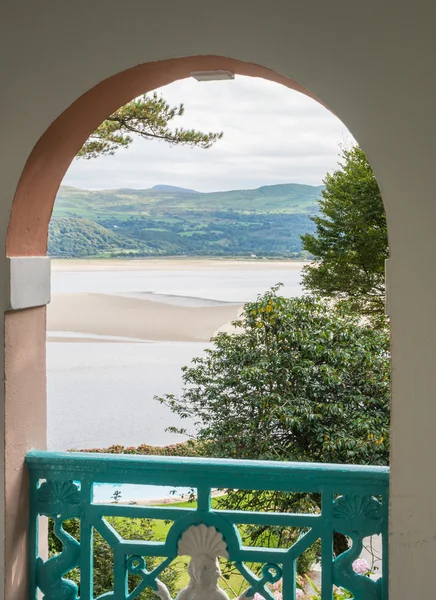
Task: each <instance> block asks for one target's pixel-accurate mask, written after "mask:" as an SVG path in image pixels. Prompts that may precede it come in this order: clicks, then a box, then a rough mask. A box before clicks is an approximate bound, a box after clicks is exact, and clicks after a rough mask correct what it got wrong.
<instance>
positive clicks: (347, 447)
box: [159, 287, 390, 465]
mask: <svg viewBox="0 0 436 600" xmlns="http://www.w3.org/2000/svg"><path fill="white" fill-rule="evenodd" d="M236 325H237V327H238V328H239V329H240V330H239V332H237V333H219V334H218V335H217V336H216V337H215V338H213V340H212V341H213V348H211V349H208V350H206V351H205V355H204V356H203V357H200V358H196V359H194V361H193V365H192V366H189V367H184V369H183V382H184V387H183V391H182V394H181V396H180V397H176V396H174V395H165V396H163V397H161V398H159V400H160V401H161V402H163V403H165V404H167V405H168V406H169V407H170V408H171V410H173V411H174V412H175V413H177V414H178V415H179V416H180V417H181V418H190V419H192V420H193V421H194V422H195V426H196V437H197V439H198V440H199V441H200V442H204V443H206V449H207V453H208V454H209V455H210V456H216V457H231V458H247V459H273V460H295V461H316V462H326V463H348V464H349V463H355V464H372V465H386V464H388V460H389V402H390V382H389V373H390V367H389V336H388V334H387V333H386V332H385V331H384V330H374V329H373V328H372V327H371V326H369V325H366V324H363V323H361V320H360V315H359V314H357V313H350V309H349V307H348V310H347V307H345V306H344V305H339V306H336V305H335V304H333V303H331V302H328V301H324V300H321V299H316V298H313V297H302V298H284V297H282V296H279V295H277V287H276V288H273V289H272V290H270V291H268V292H266V293H265V294H264V295H262V296H259V297H258V299H257V301H256V302H251V303H248V304H246V305H245V307H244V311H243V314H242V316H241V319H240V320H239V321H237V322H236Z"/></svg>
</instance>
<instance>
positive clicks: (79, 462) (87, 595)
mask: <svg viewBox="0 0 436 600" xmlns="http://www.w3.org/2000/svg"><path fill="white" fill-rule="evenodd" d="M26 463H27V466H28V469H29V471H30V524H29V570H30V572H29V577H30V587H29V600H36V598H37V596H38V589H39V590H40V591H41V592H42V594H43V599H44V600H75V599H76V598H78V589H77V586H76V585H75V584H74V582H72V581H69V580H68V579H67V578H65V577H64V576H65V575H66V574H67V573H68V572H69V571H71V570H72V569H74V568H76V567H80V600H94V599H95V597H94V594H93V584H92V581H93V556H92V551H93V550H92V547H93V532H94V531H98V533H99V534H100V535H101V536H103V538H104V539H105V540H106V541H107V542H108V543H109V544H110V546H111V547H112V548H113V550H114V589H113V591H112V592H109V593H108V594H104V596H100V597H99V598H106V599H107V600H109V599H111V600H134V599H135V598H138V596H139V595H140V594H141V592H142V591H143V590H145V589H146V588H150V589H152V590H154V591H155V592H158V593H159V594H161V595H160V597H161V598H164V597H165V598H166V597H168V598H169V595H168V596H165V594H166V593H167V592H165V591H162V589H163V588H165V586H163V584H161V583H160V581H159V575H160V574H161V573H162V571H163V570H164V569H165V568H166V567H167V566H168V565H170V564H171V562H172V561H173V560H174V559H175V558H176V557H177V556H178V551H179V543H180V541H181V539H182V538H183V536H184V534H185V533H186V532H187V531H188V530H189V528H191V527H192V526H194V527H198V526H200V525H202V526H205V527H206V528H209V529H208V531H212V529H213V531H215V532H218V535H219V534H220V535H219V539H222V542H223V544H224V546H223V547H224V548H225V552H224V554H228V557H229V559H230V560H231V561H232V562H233V563H234V565H235V566H236V568H237V569H238V570H239V571H240V572H241V574H242V575H243V576H244V577H245V579H246V580H247V591H246V592H245V593H244V594H243V596H241V598H242V597H243V598H250V597H252V596H254V594H255V593H258V594H260V595H261V596H262V597H264V598H267V599H270V600H274V596H273V595H272V592H271V587H270V584H271V583H274V582H276V581H277V580H278V579H282V580H283V600H295V597H296V583H295V582H296V560H297V558H298V557H299V556H300V555H301V554H302V553H303V552H304V551H305V550H306V549H307V548H309V547H310V546H311V545H312V544H313V543H315V542H316V541H317V540H321V544H322V551H321V562H322V591H321V595H322V600H332V598H333V589H334V585H337V586H341V587H343V588H345V589H347V590H349V591H350V592H351V593H352V594H353V595H354V598H355V600H388V582H387V575H386V574H387V564H388V554H387V526H388V480H389V470H388V469H387V468H384V467H366V466H355V465H324V464H315V463H285V462H266V461H245V460H244V461H243V460H241V461H235V460H218V459H199V458H179V457H177V458H176V457H171V458H169V457H161V456H135V455H113V454H107V455H105V454H90V453H61V452H42V451H41V452H40V451H32V452H29V453H28V455H27V457H26ZM94 483H109V484H127V483H129V484H143V485H162V486H174V487H185V488H186V487H189V488H193V489H194V490H195V493H196V496H197V507H196V508H179V507H172V506H171V505H168V506H137V505H122V504H116V503H109V504H101V503H95V502H94V501H93V484H94ZM226 488H229V489H247V490H270V491H282V492H305V493H317V494H320V495H321V499H322V504H321V511H320V512H319V513H311V514H292V513H276V512H251V511H229V510H217V509H214V508H212V506H211V492H212V490H213V489H226ZM40 515H45V516H48V517H51V518H52V519H53V520H54V532H55V535H56V536H57V537H58V539H59V540H60V542H61V543H62V545H63V547H62V552H60V554H58V555H56V556H54V557H52V558H49V559H48V560H45V561H44V560H43V559H42V558H41V557H40V556H39V553H38V546H39V540H38V517H39V516H40ZM115 516H122V517H130V518H146V519H158V520H168V521H173V525H172V526H171V528H170V530H169V532H168V535H167V538H166V540H165V541H144V540H137V541H134V540H125V539H123V538H122V537H121V536H120V535H119V534H118V532H117V531H116V530H115V529H114V528H113V527H112V526H111V525H110V523H109V522H108V521H107V520H106V517H115ZM70 518H78V519H80V543H79V542H78V541H77V540H75V539H74V538H73V537H71V536H70V535H69V534H68V533H66V532H65V531H64V529H63V527H62V524H63V523H64V521H65V520H67V519H70ZM245 524H253V525H265V526H280V527H298V528H301V530H302V531H303V533H302V534H301V536H300V538H299V539H298V541H297V542H296V543H294V544H293V545H291V546H290V547H289V548H283V547H281V548H261V547H247V546H244V544H243V542H242V540H241V537H240V535H239V530H238V526H240V525H245ZM334 532H340V533H343V534H344V535H346V536H348V537H349V538H350V539H351V541H352V546H351V548H350V549H349V550H348V551H347V552H345V553H344V554H342V555H340V556H339V557H338V558H334V556H333V551H332V549H333V534H334ZM376 534H380V535H381V536H382V540H383V575H382V576H381V577H380V578H379V579H378V580H377V581H373V580H372V579H370V578H368V577H364V576H362V575H358V574H356V573H354V571H353V568H352V563H353V561H354V560H355V559H356V558H357V557H358V556H359V555H360V553H361V551H362V545H363V540H364V538H366V537H368V536H371V535H376ZM221 545H222V544H221ZM219 555H220V556H222V555H223V554H219ZM216 556H218V554H217V555H216ZM148 557H161V558H162V562H161V563H160V564H159V565H158V566H157V567H155V568H154V569H153V570H151V571H149V570H148V569H147V558H148ZM247 563H263V565H264V566H263V569H262V573H261V575H260V576H257V575H256V574H255V573H253V572H252V571H251V570H250V569H249V568H248V566H247ZM129 573H132V574H135V575H137V576H139V577H140V578H141V580H140V583H139V584H138V585H137V586H136V588H135V589H134V590H131V591H129V590H128V584H127V576H128V574H129ZM162 586H163V588H162ZM162 594H163V595H162ZM220 597H221V596H220ZM223 597H225V594H224V596H223ZM156 598H157V596H156Z"/></svg>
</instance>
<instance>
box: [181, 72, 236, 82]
mask: <svg viewBox="0 0 436 600" xmlns="http://www.w3.org/2000/svg"><path fill="white" fill-rule="evenodd" d="M191 77H193V78H194V79H196V80H197V81H223V80H228V79H234V78H235V74H234V73H231V72H230V71H196V72H195V73H191Z"/></svg>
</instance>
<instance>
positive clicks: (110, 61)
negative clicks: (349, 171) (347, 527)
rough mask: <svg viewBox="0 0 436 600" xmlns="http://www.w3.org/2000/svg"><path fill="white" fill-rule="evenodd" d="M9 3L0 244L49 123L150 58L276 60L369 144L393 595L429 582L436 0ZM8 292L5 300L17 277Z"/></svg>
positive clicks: (428, 593) (434, 421) (435, 324)
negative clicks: (386, 299) (388, 383)
mask: <svg viewBox="0 0 436 600" xmlns="http://www.w3.org/2000/svg"><path fill="white" fill-rule="evenodd" d="M4 4H6V6H4ZM4 4H3V6H2V24H1V26H0V27H1V28H2V31H0V56H1V57H2V62H1V71H0V78H1V79H0V89H1V94H0V121H1V122H0V132H1V134H0V155H1V157H2V161H1V163H0V181H1V187H0V239H1V240H2V243H3V245H4V239H5V233H6V228H7V223H8V216H9V211H10V206H11V202H12V198H13V195H14V191H15V188H16V185H17V182H18V179H19V177H20V173H21V171H22V169H23V166H24V164H25V161H26V158H27V156H28V155H29V153H30V152H31V150H32V148H33V146H34V145H35V143H36V141H37V140H38V138H39V137H40V135H41V134H42V133H43V132H44V130H45V129H46V128H47V127H48V125H49V124H50V123H51V122H52V121H53V120H54V119H55V118H56V117H57V116H58V115H59V114H60V113H61V112H62V111H63V110H65V109H66V108H67V107H68V106H69V105H70V104H71V103H72V102H73V101H74V100H75V99H76V98H77V97H78V96H79V95H81V94H82V93H84V92H85V91H86V90H88V89H89V88H90V87H92V86H93V85H95V84H97V83H98V82H99V81H101V80H102V79H104V78H106V77H108V76H110V75H113V74H114V73H116V72H119V71H121V70H123V69H126V68H129V67H131V66H134V65H136V64H139V63H143V62H148V61H154V60H158V59H163V58H173V57H178V56H188V55H195V54H215V55H224V56H231V57H234V58H238V59H242V60H246V61H250V62H254V63H258V64H261V65H264V66H266V67H270V68H272V69H274V70H276V71H278V72H280V73H282V74H284V75H287V76H289V77H291V78H293V79H296V80H298V81H300V82H301V83H303V84H304V85H305V86H306V87H308V88H309V89H311V90H312V91H313V92H314V93H315V94H317V95H318V97H320V98H321V99H322V101H324V102H325V103H326V104H327V105H328V106H330V107H331V109H332V110H333V111H334V112H335V113H336V114H337V115H338V116H339V117H340V118H341V119H342V120H343V121H344V123H345V124H346V125H347V127H348V128H349V129H350V130H351V132H352V133H353V135H354V136H355V137H356V138H357V139H358V141H359V142H360V143H361V145H362V146H363V147H364V149H365V151H366V152H367V154H368V157H369V159H370V161H371V163H372V165H373V167H374V169H375V171H376V175H377V177H378V180H379V182H380V185H381V188H382V192H383V196H384V200H385V204H386V209H387V214H388V224H389V235H390V243H391V255H392V258H391V261H390V284H391V299H390V314H391V318H392V325H393V340H392V346H393V425H392V429H393V440H392V442H393V444H392V445H393V458H392V479H391V502H392V512H391V560H392V562H391V568H392V571H391V575H392V577H391V598H392V600H401V599H402V598H404V599H405V600H406V599H407V600H408V599H409V598H431V597H433V596H434V594H435V593H436V592H435V589H436V582H435V578H434V577H433V574H432V569H433V568H434V567H433V563H434V557H435V556H436V476H435V469H436V466H435V465H436V451H435V443H434V431H435V429H436V401H435V395H436V394H435V392H436V375H435V373H436V368H435V366H436V365H435V357H436V267H435V260H434V257H435V256H436V236H435V235H434V233H433V228H434V223H435V222H436V192H435V185H434V179H435V177H434V170H435V167H434V165H435V159H436V149H435V148H436V146H435V137H436V119H435V112H434V111H435V106H436V70H435V65H434V63H435V56H436V42H435V40H436V31H435V30H436V9H435V8H434V7H433V6H436V5H435V4H433V3H432V2H431V0H428V1H424V0H415V1H414V2H412V1H411V0H409V1H407V0H404V1H403V2H402V3H399V2H397V1H396V0H384V2H380V1H379V0H378V1H375V0H367V2H365V3H362V2H352V1H350V0H348V1H339V0H330V1H326V0H305V1H304V2H303V1H302V0H300V1H297V0H294V1H291V0H270V1H269V2H260V1H256V0H237V1H236V0H221V1H220V2H218V1H213V0H210V1H206V2H205V1H204V0H183V1H181V0H173V1H171V0H160V1H159V2H151V1H147V0H137V1H134V0H124V1H121V0H118V1H116V0H104V1H103V0H94V2H90V1H89V0H75V1H71V2H59V0H44V1H43V2H35V1H34V0H21V1H20V0H18V1H16V2H12V0H11V1H7V2H6V3H4ZM432 5H433V6H432ZM4 266H5V263H4V261H3V262H1V263H0V267H4ZM2 272H3V273H4V270H3V271H2ZM0 300H1V301H2V303H3V306H4V307H6V306H7V298H6V285H5V277H2V278H1V283H0ZM1 446H2V444H1V443H0V447H1Z"/></svg>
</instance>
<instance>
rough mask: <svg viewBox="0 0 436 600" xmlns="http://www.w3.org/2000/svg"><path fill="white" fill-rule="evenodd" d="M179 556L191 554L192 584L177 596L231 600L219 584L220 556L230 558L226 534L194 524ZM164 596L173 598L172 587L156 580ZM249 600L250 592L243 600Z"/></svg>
mask: <svg viewBox="0 0 436 600" xmlns="http://www.w3.org/2000/svg"><path fill="white" fill-rule="evenodd" d="M178 555H179V556H190V557H191V562H190V563H189V566H188V573H189V577H190V581H189V584H188V585H187V587H185V588H183V590H181V591H180V592H179V593H178V594H177V598H176V600H229V596H228V595H227V594H226V592H224V590H222V589H221V588H220V587H219V586H218V580H219V578H220V576H221V569H220V566H219V563H218V557H219V556H221V557H222V558H229V554H228V552H227V545H226V543H225V542H224V540H223V536H222V535H221V533H219V532H218V531H217V530H216V529H215V527H206V525H203V524H201V525H192V526H191V527H190V528H189V529H187V530H186V531H185V533H184V534H183V535H182V537H181V539H180V541H179V544H178ZM156 583H157V585H158V591H155V592H154V593H155V594H156V595H157V596H159V598H161V600H171V596H170V594H169V592H168V588H167V587H166V585H165V584H163V583H162V582H161V581H159V580H156ZM245 599H247V600H248V596H247V595H246V592H244V594H242V596H240V598H239V600H245Z"/></svg>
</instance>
